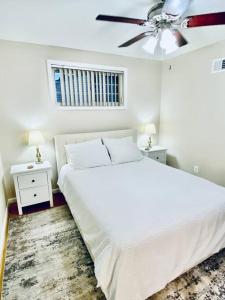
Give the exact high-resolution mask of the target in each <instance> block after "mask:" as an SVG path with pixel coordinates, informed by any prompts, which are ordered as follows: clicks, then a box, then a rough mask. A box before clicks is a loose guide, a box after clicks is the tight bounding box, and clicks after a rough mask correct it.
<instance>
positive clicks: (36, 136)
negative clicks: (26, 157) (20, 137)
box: [28, 130, 45, 146]
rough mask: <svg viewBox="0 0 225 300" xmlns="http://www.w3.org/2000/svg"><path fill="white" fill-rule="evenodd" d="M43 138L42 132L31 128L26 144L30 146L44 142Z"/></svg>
mask: <svg viewBox="0 0 225 300" xmlns="http://www.w3.org/2000/svg"><path fill="white" fill-rule="evenodd" d="M44 142H45V140H44V137H43V135H42V133H41V132H40V131H38V130H33V131H30V132H29V141H28V144H29V145H32V146H39V145H42V144H44Z"/></svg>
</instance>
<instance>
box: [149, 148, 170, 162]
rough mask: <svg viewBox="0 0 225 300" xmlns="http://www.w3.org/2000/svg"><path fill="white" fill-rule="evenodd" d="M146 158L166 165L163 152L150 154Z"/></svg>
mask: <svg viewBox="0 0 225 300" xmlns="http://www.w3.org/2000/svg"><path fill="white" fill-rule="evenodd" d="M148 157H150V158H152V159H154V160H157V161H159V162H160V163H163V164H165V163H166V153H165V152H164V151H158V152H152V153H149V154H148Z"/></svg>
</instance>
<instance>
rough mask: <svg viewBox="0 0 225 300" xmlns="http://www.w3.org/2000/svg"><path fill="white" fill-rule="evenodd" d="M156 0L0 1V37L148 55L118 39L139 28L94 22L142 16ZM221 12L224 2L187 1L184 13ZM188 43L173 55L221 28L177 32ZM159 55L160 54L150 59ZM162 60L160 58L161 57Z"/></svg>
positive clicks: (217, 36) (220, 35)
mask: <svg viewBox="0 0 225 300" xmlns="http://www.w3.org/2000/svg"><path fill="white" fill-rule="evenodd" d="M155 2H156V0H113V1H109V0H108V1H107V0H0V39H6V40H15V41H24V42H31V43H38V44H46V45H55V46H61V47H69V48H75V49H84V50H92V51H100V52H105V53H113V54H119V55H126V56H133V57H141V58H150V59H154V57H151V56H150V55H149V54H147V53H146V52H145V51H144V50H143V49H142V47H141V46H142V44H143V43H144V41H140V42H138V43H136V44H134V45H133V46H130V47H128V48H122V49H121V48H118V47H117V46H118V45H120V44H121V43H123V42H125V41H127V40H129V39H130V38H132V37H134V36H135V35H137V34H140V33H141V32H143V28H142V27H141V26H137V25H130V24H116V23H108V22H99V21H98V22H97V21H95V18H96V16H97V15H98V14H110V15H118V16H126V17H134V18H143V19H145V18H146V14H147V11H148V9H149V8H150V6H151V5H152V4H154V3H155ZM218 11H225V0H213V1H212V0H192V3H191V6H190V9H189V11H188V13H187V15H189V14H190V15H192V14H200V13H206V12H218ZM183 34H184V35H185V37H186V38H187V40H188V41H189V45H187V46H185V47H183V48H182V49H180V50H178V51H177V52H176V54H175V55H179V54H181V53H186V52H189V51H192V50H195V49H198V48H201V47H204V46H206V45H209V44H213V43H215V42H217V41H220V40H223V39H225V26H214V27H207V28H206V27H205V28H198V29H186V30H183ZM155 58H156V59H160V57H155ZM161 58H162V57H161Z"/></svg>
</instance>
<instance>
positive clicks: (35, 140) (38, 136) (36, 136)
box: [28, 130, 45, 164]
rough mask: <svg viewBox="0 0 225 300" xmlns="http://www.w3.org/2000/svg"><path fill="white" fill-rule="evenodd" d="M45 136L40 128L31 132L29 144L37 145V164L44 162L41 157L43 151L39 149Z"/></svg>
mask: <svg viewBox="0 0 225 300" xmlns="http://www.w3.org/2000/svg"><path fill="white" fill-rule="evenodd" d="M44 142H45V141H44V138H43V135H42V133H41V132H40V131H38V130H33V131H30V132H29V142H28V144H29V145H31V146H36V159H35V163H36V164H41V163H43V161H42V159H41V153H40V150H39V146H40V145H43V144H44Z"/></svg>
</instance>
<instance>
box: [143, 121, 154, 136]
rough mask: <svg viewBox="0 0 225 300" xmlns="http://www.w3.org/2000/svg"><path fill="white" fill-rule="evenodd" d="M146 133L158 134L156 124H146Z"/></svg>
mask: <svg viewBox="0 0 225 300" xmlns="http://www.w3.org/2000/svg"><path fill="white" fill-rule="evenodd" d="M145 133H146V134H148V135H152V134H156V129H155V124H153V123H152V124H147V125H146V126H145Z"/></svg>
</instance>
